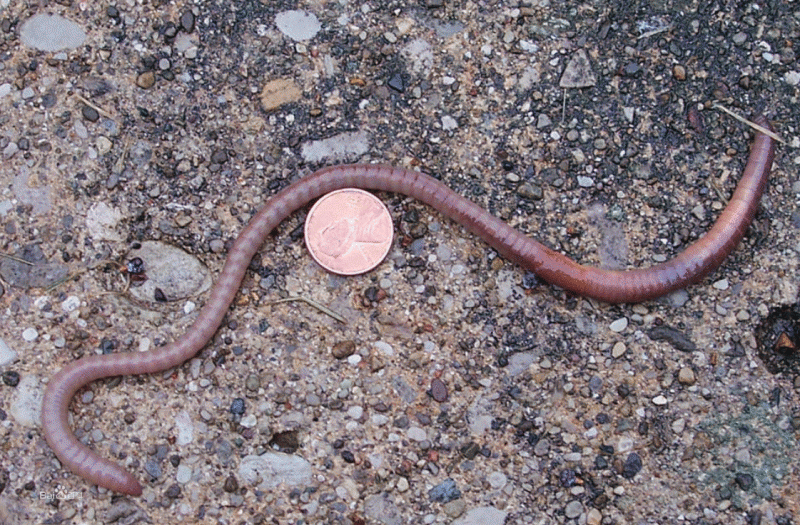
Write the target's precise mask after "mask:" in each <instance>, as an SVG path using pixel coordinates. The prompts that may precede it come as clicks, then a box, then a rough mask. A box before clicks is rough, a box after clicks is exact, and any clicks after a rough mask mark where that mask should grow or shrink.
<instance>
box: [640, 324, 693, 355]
mask: <svg viewBox="0 0 800 525" xmlns="http://www.w3.org/2000/svg"><path fill="white" fill-rule="evenodd" d="M647 335H648V337H650V339H652V340H653V341H666V342H668V343H669V344H671V345H672V347H673V348H675V350H680V351H681V352H694V351H695V350H697V345H695V344H694V342H692V340H691V339H689V337H688V336H687V335H686V334H684V333H683V332H681V331H680V330H677V329H675V328H672V327H671V326H666V325H661V326H656V327H653V328H651V329H650V330H648V332H647Z"/></svg>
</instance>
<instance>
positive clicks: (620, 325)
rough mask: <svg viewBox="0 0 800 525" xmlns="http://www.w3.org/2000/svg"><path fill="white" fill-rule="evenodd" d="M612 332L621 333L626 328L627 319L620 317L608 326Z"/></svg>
mask: <svg viewBox="0 0 800 525" xmlns="http://www.w3.org/2000/svg"><path fill="white" fill-rule="evenodd" d="M608 327H609V328H610V329H611V331H612V332H617V333H619V332H621V331H623V330H625V329H626V328H627V327H628V318H627V317H620V318H619V319H617V320H616V321H614V322H613V323H611V324H610V325H609V326H608Z"/></svg>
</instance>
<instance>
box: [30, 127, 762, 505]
mask: <svg viewBox="0 0 800 525" xmlns="http://www.w3.org/2000/svg"><path fill="white" fill-rule="evenodd" d="M756 122H758V123H759V124H760V125H762V126H764V127H770V124H769V121H767V119H766V118H764V117H759V118H758V119H757V120H756ZM773 157H774V141H773V139H772V138H770V137H769V136H767V135H765V134H763V133H757V134H756V137H755V141H754V143H753V146H752V149H751V152H750V157H749V159H748V161H747V166H746V167H745V170H744V174H743V175H742V178H741V180H740V182H739V184H738V185H737V187H736V190H735V192H734V194H733V196H732V197H731V200H730V202H729V204H728V206H727V207H726V208H725V209H724V210H723V212H722V214H721V215H720V217H719V218H718V219H717V221H716V222H715V223H714V225H713V226H712V227H711V229H710V230H709V231H708V233H706V234H705V235H704V236H703V237H702V238H700V239H699V240H698V241H696V242H695V243H694V244H692V245H691V246H689V247H688V248H686V250H685V251H683V252H682V253H680V254H679V255H677V256H676V257H675V258H674V259H672V260H670V261H668V262H666V263H663V264H659V265H657V266H653V267H650V268H647V269H634V270H622V271H616V270H602V269H598V268H593V267H589V266H584V265H581V264H578V263H576V262H575V261H572V260H571V259H569V258H568V257H566V256H564V255H562V254H560V253H558V252H555V251H553V250H551V249H549V248H547V247H545V246H543V245H542V244H540V243H538V242H536V241H534V240H533V239H530V238H529V237H527V236H526V235H524V234H522V233H520V232H519V231H517V230H515V229H514V228H512V227H510V226H508V225H507V224H506V223H504V222H503V221H501V220H500V219H498V218H496V217H494V216H492V215H491V214H490V213H489V212H487V211H486V210H484V209H482V208H480V207H479V206H477V205H476V204H474V203H472V202H470V201H468V200H467V199H465V198H463V197H461V196H460V195H458V194H456V193H455V192H453V191H452V190H450V189H449V188H448V187H447V186H445V185H444V184H442V183H441V182H439V181H437V180H435V179H433V178H431V177H428V176H426V175H424V174H422V173H419V172H416V171H410V170H406V169H402V168H395V167H391V166H384V165H372V164H355V165H343V166H332V167H328V168H324V169H321V170H319V171H317V172H315V173H313V174H312V175H310V176H308V177H305V178H303V179H301V180H299V181H298V182H296V183H294V184H292V185H290V186H288V187H287V188H285V189H284V190H282V191H281V192H280V193H278V194H276V195H275V196H274V197H272V198H271V199H269V201H267V203H266V204H265V206H264V207H263V208H262V209H261V210H260V211H259V212H258V213H257V214H256V215H254V216H253V218H252V219H251V220H250V222H249V223H248V224H247V226H246V227H245V228H244V229H243V230H242V232H241V234H240V235H239V237H238V238H237V239H236V242H235V243H234V245H233V247H232V248H231V250H230V253H229V254H228V258H227V260H226V261H225V265H224V267H223V269H222V272H221V274H220V276H219V279H218V281H217V283H216V285H215V286H214V287H213V288H212V290H211V293H210V297H209V299H208V301H207V302H206V304H205V305H204V306H203V308H202V310H201V311H200V313H199V315H198V317H197V319H196V320H195V321H194V323H193V324H192V326H191V327H190V328H189V330H188V331H187V332H186V333H185V334H184V335H183V336H181V337H180V338H178V339H177V340H176V341H174V342H172V343H170V344H168V345H166V346H163V347H161V348H157V349H155V350H150V351H148V352H141V353H123V354H110V355H93V356H89V357H84V358H82V359H80V360H77V361H74V362H72V363H70V364H69V365H67V366H65V367H64V368H63V369H61V370H60V371H59V372H58V373H56V374H55V375H54V376H53V378H52V379H50V382H49V383H48V385H47V388H46V390H45V395H44V403H43V408H42V423H43V430H44V436H45V438H46V439H47V442H48V443H49V444H50V447H51V448H52V449H53V451H54V452H55V453H56V456H58V458H59V459H60V460H61V462H62V464H64V465H65V466H67V467H68V468H69V469H70V470H71V471H72V472H74V473H76V474H78V475H79V476H82V477H83V478H85V479H86V480H88V481H90V482H92V483H96V484H97V485H99V486H102V487H106V488H108V489H111V490H113V491H116V492H122V493H126V494H132V495H137V496H138V495H140V494H141V493H142V487H141V485H140V484H139V482H138V481H137V480H136V478H135V477H134V476H133V475H131V474H130V473H129V472H127V471H126V470H125V469H123V468H122V467H121V466H120V465H118V464H116V463H114V462H112V461H109V460H107V459H103V458H101V457H100V456H98V455H97V454H96V453H94V452H93V451H92V450H90V449H89V448H88V447H86V446H85V445H83V444H82V443H81V442H79V441H78V440H77V439H76V438H75V436H74V434H73V433H72V430H71V429H70V427H69V420H68V417H69V404H70V401H71V400H72V397H73V396H74V395H75V393H76V392H77V391H78V389H79V388H81V387H82V386H84V385H86V384H88V383H90V382H92V381H94V380H96V379H100V378H102V377H109V376H117V375H127V374H147V373H152V372H158V371H161V370H166V369H168V368H171V367H174V366H178V365H180V364H181V363H183V362H184V361H186V360H187V359H189V358H191V357H192V356H194V355H195V354H196V353H197V352H198V351H199V350H200V349H201V348H202V347H203V346H204V345H205V344H206V343H207V342H208V341H209V340H210V339H211V337H212V336H213V335H214V332H216V330H217V328H218V327H219V325H220V323H221V322H222V319H223V317H224V316H225V313H226V312H227V310H228V307H229V305H230V304H231V301H233V298H234V296H235V295H236V293H237V291H238V289H239V286H240V284H241V282H242V279H243V278H244V274H245V271H246V269H247V267H248V265H249V263H250V259H252V257H253V255H255V253H256V251H257V250H258V249H259V247H260V246H261V245H262V243H263V242H264V240H265V239H266V238H267V236H268V235H269V233H270V232H271V231H272V230H273V229H274V228H275V227H276V226H278V224H279V223H280V222H281V221H283V220H284V219H285V218H287V217H288V216H289V215H291V214H292V213H293V212H294V211H295V210H297V209H298V208H301V207H302V206H304V205H305V204H307V203H309V202H310V201H312V200H313V199H315V198H317V197H320V196H322V195H324V194H326V193H328V192H331V191H333V190H337V189H340V188H349V187H357V188H364V189H372V190H382V191H390V192H397V193H402V194H405V195H409V196H411V197H414V198H416V199H418V200H420V201H422V202H424V203H426V204H429V205H430V206H432V207H434V208H435V209H437V210H438V211H439V212H441V213H442V214H443V215H445V216H446V217H449V218H450V219H452V220H454V221H455V222H457V223H459V224H461V225H462V226H464V227H465V228H467V229H468V230H470V231H471V232H473V233H474V234H476V235H478V236H479V237H481V238H482V239H483V240H484V241H486V242H487V243H488V244H489V245H490V246H492V247H493V248H494V249H496V250H497V251H498V252H499V253H500V254H501V255H503V256H504V257H506V258H508V259H509V260H511V261H513V262H515V263H517V264H519V265H520V266H523V267H525V268H527V269H529V270H531V271H533V272H535V273H536V274H537V275H538V276H539V277H541V278H542V279H544V280H545V281H548V282H550V283H552V284H555V285H557V286H560V287H562V288H564V289H566V290H569V291H571V292H573V293H575V294H578V295H582V296H585V297H592V298H595V299H599V300H601V301H606V302H609V303H620V302H637V301H644V300H647V299H652V298H655V297H658V296H661V295H664V294H667V293H669V292H671V291H673V290H676V289H679V288H682V287H684V286H687V285H688V284H691V283H693V282H696V281H698V280H699V279H701V278H702V277H703V276H705V275H707V274H708V273H709V272H711V271H712V270H713V269H714V268H716V267H718V266H719V265H720V264H721V263H722V261H723V260H724V259H725V257H727V255H728V254H729V253H730V252H731V251H732V250H733V249H734V247H735V246H736V245H737V244H738V242H739V241H740V240H741V239H742V237H743V236H744V234H745V231H746V230H747V227H748V225H749V224H750V222H751V221H752V219H753V217H754V215H755V213H756V209H757V207H758V202H759V199H760V197H761V194H762V192H763V191H764V187H765V185H766V182H767V177H768V175H769V171H770V168H771V166H772V160H773Z"/></svg>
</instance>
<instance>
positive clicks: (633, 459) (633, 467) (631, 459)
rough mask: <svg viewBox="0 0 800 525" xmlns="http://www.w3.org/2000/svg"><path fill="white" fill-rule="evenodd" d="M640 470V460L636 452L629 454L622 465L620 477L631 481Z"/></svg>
mask: <svg viewBox="0 0 800 525" xmlns="http://www.w3.org/2000/svg"><path fill="white" fill-rule="evenodd" d="M640 470H642V458H641V457H639V454H637V453H636V452H631V453H630V454H629V455H628V457H627V459H625V463H624V464H623V465H622V477H623V478H625V479H633V478H634V477H635V476H636V474H638V473H639V471H640Z"/></svg>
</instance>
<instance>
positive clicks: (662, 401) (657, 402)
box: [653, 396, 667, 406]
mask: <svg viewBox="0 0 800 525" xmlns="http://www.w3.org/2000/svg"><path fill="white" fill-rule="evenodd" d="M653 404H654V405H658V406H663V405H666V404H667V398H666V397H664V396H656V397H654V398H653Z"/></svg>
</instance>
